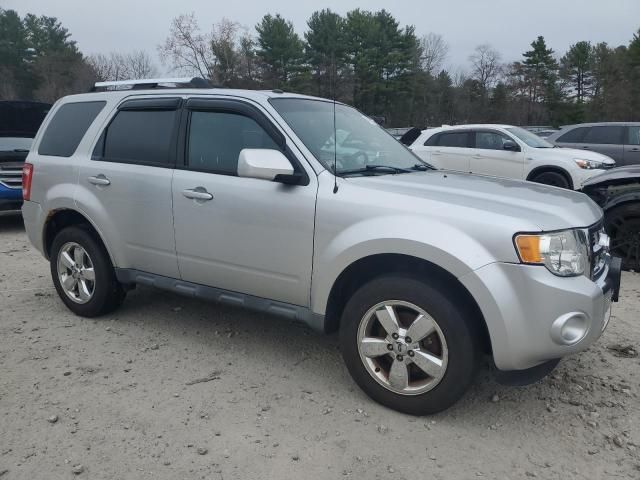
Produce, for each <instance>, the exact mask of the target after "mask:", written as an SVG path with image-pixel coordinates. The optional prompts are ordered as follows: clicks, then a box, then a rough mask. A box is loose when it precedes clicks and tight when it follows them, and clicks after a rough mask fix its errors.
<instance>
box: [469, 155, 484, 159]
mask: <svg viewBox="0 0 640 480" xmlns="http://www.w3.org/2000/svg"><path fill="white" fill-rule="evenodd" d="M471 158H475V159H479V158H484V157H483V156H482V155H473V156H472V157H471Z"/></svg>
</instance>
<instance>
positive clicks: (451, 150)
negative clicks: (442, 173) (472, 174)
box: [425, 130, 473, 173]
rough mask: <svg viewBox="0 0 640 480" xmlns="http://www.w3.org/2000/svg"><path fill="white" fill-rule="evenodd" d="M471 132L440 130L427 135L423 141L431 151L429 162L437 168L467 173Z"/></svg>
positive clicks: (470, 153)
mask: <svg viewBox="0 0 640 480" xmlns="http://www.w3.org/2000/svg"><path fill="white" fill-rule="evenodd" d="M471 135H472V134H471V133H470V132H469V131H467V130H463V131H458V130H456V131H448V132H440V133H436V134H435V135H433V136H431V137H429V138H428V139H427V141H426V142H425V146H426V147H430V148H429V150H430V152H431V155H430V157H429V158H430V159H429V160H428V161H429V163H431V164H433V165H434V166H436V167H437V168H442V169H444V170H453V171H455V172H464V173H469V171H470V169H469V164H470V157H471V155H472V154H473V152H472V148H471V143H472V139H471Z"/></svg>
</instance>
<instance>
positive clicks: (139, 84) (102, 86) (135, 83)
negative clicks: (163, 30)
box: [91, 77, 212, 92]
mask: <svg viewBox="0 0 640 480" xmlns="http://www.w3.org/2000/svg"><path fill="white" fill-rule="evenodd" d="M154 88H212V86H211V84H210V83H209V82H208V81H207V80H205V79H204V78H201V77H182V78H145V79H139V80H118V81H114V82H96V83H95V85H94V86H93V88H91V91H92V92H107V91H112V90H141V89H145V90H146V89H154Z"/></svg>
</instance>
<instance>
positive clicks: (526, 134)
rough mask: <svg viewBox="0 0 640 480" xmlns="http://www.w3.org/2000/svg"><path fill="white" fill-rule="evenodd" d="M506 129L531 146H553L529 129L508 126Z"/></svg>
mask: <svg viewBox="0 0 640 480" xmlns="http://www.w3.org/2000/svg"><path fill="white" fill-rule="evenodd" d="M507 131H508V132H510V133H512V134H514V135H515V136H516V137H518V138H519V139H520V140H522V141H523V142H524V143H526V144H527V145H529V146H530V147H533V148H553V145H552V144H550V143H549V142H547V141H546V140H545V139H544V138H540V137H539V136H538V135H536V134H535V133H531V132H530V131H529V130H525V129H524V128H520V127H509V128H507Z"/></svg>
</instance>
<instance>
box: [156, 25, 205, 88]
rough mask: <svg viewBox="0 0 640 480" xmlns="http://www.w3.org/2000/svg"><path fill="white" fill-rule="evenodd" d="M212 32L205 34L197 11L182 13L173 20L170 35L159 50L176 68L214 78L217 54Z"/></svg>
mask: <svg viewBox="0 0 640 480" xmlns="http://www.w3.org/2000/svg"><path fill="white" fill-rule="evenodd" d="M211 41H212V38H211V34H203V33H202V32H201V31H200V27H199V26H198V21H197V20H196V17H195V13H191V14H189V15H180V16H178V17H176V18H174V19H173V20H172V21H171V28H170V29H169V36H168V37H167V39H166V40H165V42H164V44H163V45H160V46H158V52H159V54H160V57H161V58H162V59H163V63H164V62H166V63H168V64H169V65H171V67H172V68H173V69H174V70H178V71H182V72H184V73H188V74H196V75H199V76H201V77H202V78H213V73H214V72H213V70H214V65H215V55H214V53H213V51H212V49H211Z"/></svg>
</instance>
